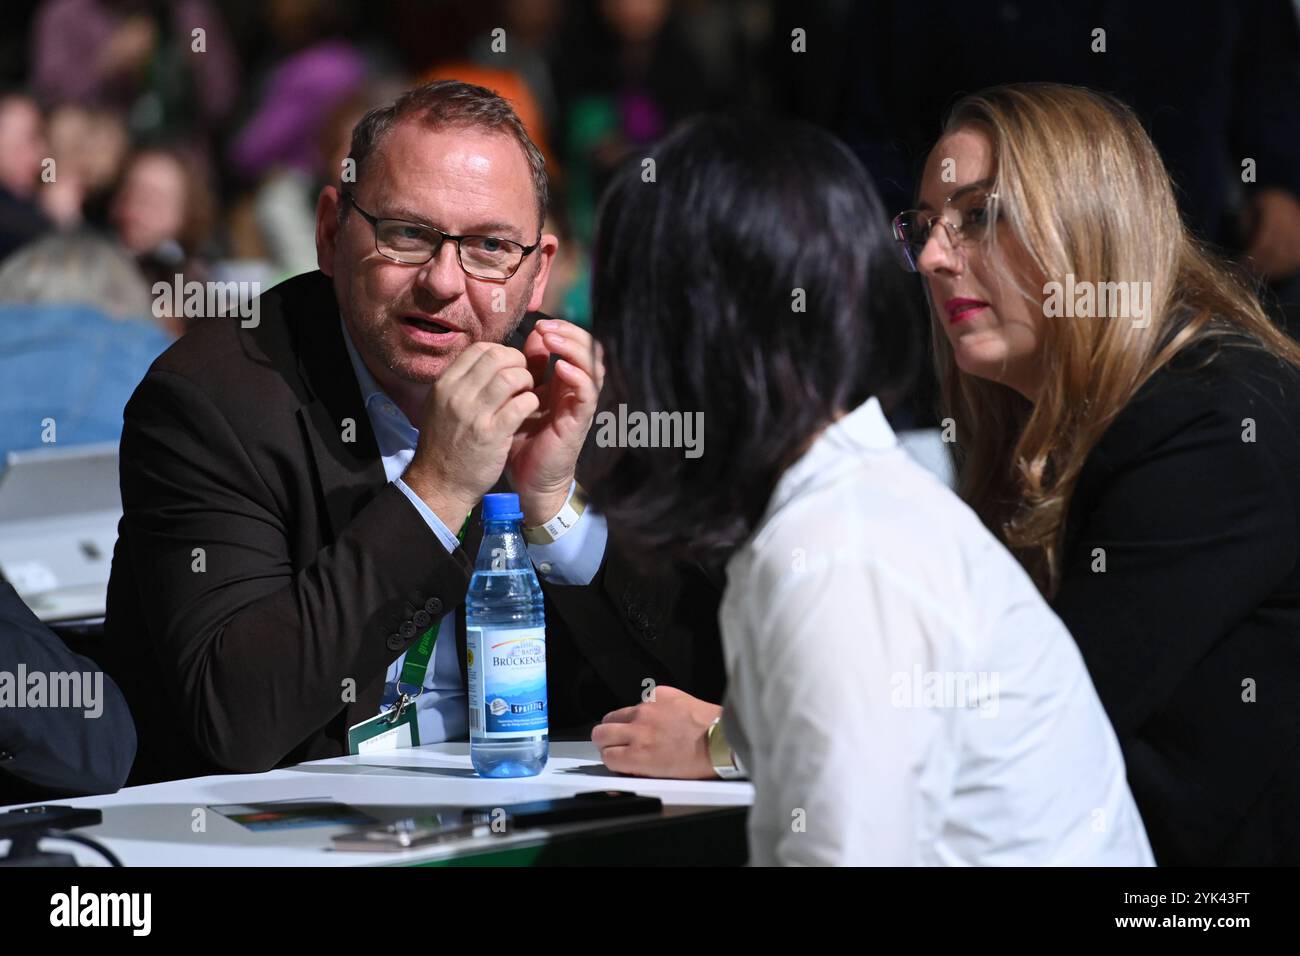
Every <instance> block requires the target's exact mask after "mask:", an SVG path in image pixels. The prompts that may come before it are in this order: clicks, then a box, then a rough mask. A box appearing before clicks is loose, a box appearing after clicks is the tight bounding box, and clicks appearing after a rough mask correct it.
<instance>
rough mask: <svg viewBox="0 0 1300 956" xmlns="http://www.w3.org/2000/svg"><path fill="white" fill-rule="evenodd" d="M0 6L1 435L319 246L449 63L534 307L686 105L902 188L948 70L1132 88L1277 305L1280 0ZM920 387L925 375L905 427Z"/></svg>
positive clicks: (573, 264)
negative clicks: (547, 261) (530, 228)
mask: <svg viewBox="0 0 1300 956" xmlns="http://www.w3.org/2000/svg"><path fill="white" fill-rule="evenodd" d="M4 21H5V22H4V26H3V31H4V32H3V36H2V38H0V460H2V459H3V454H4V452H5V451H8V450H14V449H16V448H20V447H25V445H24V443H25V444H26V445H31V444H33V443H34V440H35V438H36V437H37V436H38V435H39V432H37V431H34V430H33V429H32V428H31V427H30V422H31V421H32V414H33V413H34V410H36V411H39V412H40V415H38V416H37V417H38V418H41V417H44V416H45V415H47V414H58V415H62V416H63V417H62V418H61V419H60V421H61V422H62V423H66V426H67V427H66V428H64V426H63V425H61V426H60V427H61V429H62V431H61V433H60V443H63V442H64V441H65V440H67V438H65V436H67V437H68V438H70V439H71V440H83V441H95V440H104V439H115V438H116V435H117V433H118V430H119V429H120V416H121V408H122V405H123V404H124V402H125V399H126V397H127V396H129V394H130V392H131V390H132V389H133V388H134V386H135V384H136V382H137V381H138V380H139V378H140V377H141V376H142V375H143V372H144V370H145V368H147V366H148V364H149V362H150V361H151V360H152V357H153V356H154V355H156V354H157V353H158V352H159V351H160V350H161V349H163V348H165V347H166V344H167V343H168V342H169V341H170V340H171V339H172V338H174V337H175V336H178V335H181V334H183V333H184V331H185V324H186V321H187V320H186V319H185V318H184V317H183V316H180V315H175V314H172V310H171V309H170V308H169V307H168V305H169V303H170V302H171V300H170V299H167V300H166V301H161V302H160V301H159V300H157V299H156V298H155V297H154V296H152V295H151V292H150V290H151V288H152V286H153V283H154V282H156V281H160V280H161V281H165V282H167V283H169V284H170V283H171V282H172V281H173V278H174V276H176V275H178V274H179V275H181V276H183V278H184V280H185V281H191V280H198V281H205V280H214V281H229V280H238V281H247V282H257V283H260V287H261V288H263V289H265V288H268V287H269V286H270V285H272V284H274V283H275V282H276V281H278V280H280V279H282V278H285V277H288V276H290V275H294V274H297V273H299V272H303V271H306V270H310V269H314V268H315V266H316V255H315V243H314V209H315V200H316V195H317V193H318V191H319V188H320V187H321V185H322V184H324V183H326V182H330V181H337V179H338V176H339V169H340V164H341V163H342V161H343V159H344V158H345V156H346V154H347V151H348V145H349V136H350V132H351V129H352V126H353V124H354V123H356V121H357V120H358V119H359V118H360V117H361V116H362V114H363V113H364V112H365V111H366V110H367V109H369V108H370V107H371V106H374V105H377V104H379V103H382V102H385V101H387V100H389V99H391V98H392V97H393V96H394V95H395V94H396V93H397V92H399V91H400V90H401V89H403V88H406V87H408V86H411V85H413V84H416V83H418V82H420V81H423V80H429V79H435V78H442V77H456V78H458V79H463V80H466V81H469V82H474V83H479V84H482V85H484V86H488V87H490V88H493V89H495V90H497V91H499V92H500V93H502V94H503V95H504V96H506V97H507V98H508V99H510V100H511V101H512V102H513V103H514V104H515V106H516V108H517V110H518V112H519V113H520V115H521V117H522V118H523V120H524V122H525V124H526V125H527V127H528V128H529V131H530V133H531V134H532V136H533V138H534V139H535V140H536V141H537V143H538V144H539V146H540V147H541V149H542V151H543V153H544V154H545V156H546V158H547V162H548V167H549V169H550V173H551V178H552V196H553V202H552V209H551V211H550V222H549V224H548V227H547V228H548V231H551V232H554V233H556V234H557V235H558V236H560V239H561V255H560V257H559V259H558V261H557V263H556V270H555V272H554V273H553V277H552V280H551V286H550V289H549V291H548V298H547V302H546V303H545V305H544V306H543V308H544V310H545V311H548V312H550V313H551V314H554V315H558V316H562V317H565V318H568V319H570V320H573V321H576V322H579V323H582V324H586V323H588V322H589V321H590V315H589V306H588V296H587V289H588V279H589V271H590V262H589V257H588V255H587V253H586V250H587V249H589V248H590V241H591V231H592V224H593V222H594V218H595V209H596V204H597V202H598V199H599V196H600V194H601V190H602V187H603V186H604V184H605V182H606V181H607V179H608V178H609V176H610V175H611V173H612V172H613V170H614V169H615V168H616V167H617V166H618V165H619V164H620V163H622V162H624V161H625V160H626V159H628V158H629V157H635V156H636V155H638V151H641V150H644V149H645V147H646V146H647V144H649V143H652V142H653V141H655V140H657V139H658V138H659V137H660V136H662V135H663V134H664V133H665V132H666V131H667V130H668V129H669V128H670V127H672V126H673V124H675V123H676V122H677V121H679V120H681V119H682V118H683V117H685V116H687V115H689V114H692V113H695V112H698V111H705V110H734V109H740V108H754V109H760V110H765V111H770V112H778V113H783V114H787V115H794V116H798V117H801V118H803V119H808V120H812V121H814V122H816V123H818V124H820V125H823V126H825V127H827V128H829V129H831V130H832V131H834V132H835V133H836V134H838V135H839V136H841V137H842V138H843V139H844V140H845V141H846V142H848V143H849V144H850V145H851V146H852V147H853V148H854V149H855V150H856V151H857V152H858V154H859V155H860V156H861V158H862V159H863V161H864V162H865V164H866V165H867V168H868V169H869V170H870V172H871V173H872V174H873V176H874V178H875V179H876V181H877V184H878V186H879V188H880V191H881V193H882V196H883V197H884V199H885V201H886V203H887V204H888V205H889V206H890V207H891V209H892V210H893V211H898V210H901V209H904V208H906V207H907V206H909V205H910V204H911V198H912V195H913V191H914V188H915V178H916V175H917V173H918V171H919V166H920V163H921V160H922V159H923V157H924V155H925V152H926V150H927V149H928V147H929V146H930V145H931V144H932V142H933V140H934V139H935V138H936V136H937V134H938V131H939V129H940V123H941V120H942V117H943V114H944V110H945V108H946V106H947V105H948V104H950V103H952V102H953V101H954V100H955V99H956V98H957V97H958V96H959V95H960V94H961V93H963V92H968V91H972V90H976V89H979V88H981V87H984V86H988V85H991V84H994V83H1000V82H1008V81H1016V80H1057V81H1062V82H1070V83H1081V84H1085V85H1088V86H1092V87H1095V88H1099V89H1104V90H1108V91H1110V92H1113V93H1116V94H1118V95H1119V96H1121V97H1122V98H1124V99H1125V100H1126V101H1128V102H1129V103H1130V104H1132V105H1133V106H1134V107H1135V108H1136V109H1137V111H1138V113H1139V115H1140V116H1141V117H1142V118H1143V120H1144V121H1145V122H1146V123H1147V124H1148V126H1149V128H1150V129H1151V131H1152V134H1153V137H1154V139H1155V140H1156V143H1157V145H1158V146H1159V147H1160V149H1161V151H1162V153H1163V155H1164V158H1165V161H1166V163H1167V164H1168V165H1169V167H1170V170H1171V172H1172V173H1173V175H1174V177H1175V179H1176V181H1177V182H1178V184H1179V187H1180V199H1181V201H1182V202H1183V207H1184V212H1185V215H1186V216H1187V218H1188V220H1189V222H1190V223H1191V224H1192V225H1193V227H1194V228H1195V229H1196V230H1197V232H1198V233H1199V234H1200V235H1201V237H1202V238H1204V239H1205V240H1206V241H1208V242H1211V243H1213V244H1215V245H1216V246H1217V247H1218V248H1220V249H1221V250H1222V251H1223V252H1224V254H1225V255H1229V256H1232V257H1234V258H1236V259H1238V260H1239V261H1241V262H1242V263H1243V264H1245V265H1246V266H1247V267H1248V268H1250V269H1252V270H1253V271H1254V273H1255V274H1256V275H1257V276H1258V278H1259V280H1260V283H1261V290H1262V292H1263V294H1264V295H1265V297H1266V301H1267V303H1268V305H1269V307H1270V309H1271V310H1272V311H1273V312H1274V314H1275V315H1277V316H1278V317H1279V318H1281V319H1282V320H1283V321H1285V322H1287V324H1288V326H1289V328H1290V330H1291V331H1292V332H1293V334H1294V333H1295V331H1296V330H1297V329H1300V28H1298V26H1297V24H1298V21H1300V0H1254V2H1250V3H1240V2H1234V0H1187V2H1180V3H1162V2H1148V3H1142V4H1128V3H1118V2H1106V0H1075V2H1070V3H1056V2H1051V0H1019V2H1017V0H1005V2H999V0H993V2H988V3H975V2H969V0H967V2H955V0H858V2H854V0H798V2H786V0H735V2H723V0H476V2H454V0H420V2H416V0H226V2H221V3H217V2H216V0H6V4H5V18H4ZM1098 28H1101V29H1102V30H1104V33H1103V34H1102V36H1101V40H1100V48H1099V44H1098V34H1097V32H1096V31H1097V29H1098ZM1247 170H1248V172H1247ZM1060 188H1061V189H1062V190H1068V189H1069V188H1071V187H1070V184H1069V183H1061V184H1060ZM862 227H863V224H859V223H828V224H827V228H828V229H836V230H843V231H844V233H845V236H846V237H851V236H852V234H853V232H854V231H855V230H858V229H861V228H862ZM916 294H917V296H918V300H919V297H920V295H921V292H920V288H919V286H918V287H917V290H916ZM922 314H923V313H921V312H920V310H918V313H917V316H918V317H917V318H916V319H915V321H918V322H920V321H921V319H920V318H919V316H920V315H922ZM900 320H906V321H912V320H913V319H900ZM931 396H932V387H931V385H930V384H929V383H928V382H927V380H926V378H925V376H924V375H922V376H921V377H920V379H919V381H918V384H917V386H916V389H915V393H914V395H913V397H912V399H911V400H910V401H908V402H906V403H904V404H903V405H902V406H901V407H900V408H899V409H898V410H897V412H896V415H897V416H898V418H899V419H900V423H901V424H902V425H903V426H908V425H925V424H927V423H929V422H931V421H932V420H933V416H934V411H933V403H932V401H931ZM20 423H21V427H19V424H20Z"/></svg>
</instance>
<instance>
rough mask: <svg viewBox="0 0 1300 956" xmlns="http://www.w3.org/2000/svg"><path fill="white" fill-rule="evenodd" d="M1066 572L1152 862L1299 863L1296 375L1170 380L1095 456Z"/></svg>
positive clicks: (1237, 352) (1077, 509) (1178, 372)
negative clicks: (1120, 748) (1103, 562)
mask: <svg viewBox="0 0 1300 956" xmlns="http://www.w3.org/2000/svg"><path fill="white" fill-rule="evenodd" d="M1097 549H1101V550H1100V551H1098V550H1097ZM1103 556H1104V559H1105V565H1104V570H1101V568H1102V567H1103V566H1102V565H1101V564H1100V563H1099V558H1100V557H1103ZM1065 559H1066V562H1065V565H1064V566H1063V579H1062V583H1061V587H1060V590H1059V592H1058V594H1057V595H1056V599H1055V608H1056V611H1057V613H1058V614H1060V616H1061V619H1062V620H1063V621H1065V623H1066V625H1067V626H1068V627H1069V629H1070V632H1071V633H1072V634H1073V635H1074V637H1075V640H1076V641H1078V643H1079V646H1080V649H1081V650H1082V652H1083V658H1084V661H1085V662H1086V663H1087V665H1088V671H1089V673H1090V674H1091V675H1092V680H1093V684H1094V685H1095V686H1096V688H1097V694H1098V696H1099V697H1100V698H1101V702H1102V704H1103V705H1105V708H1106V712H1107V713H1108V714H1109V715H1110V719H1111V722H1112V723H1113V724H1114V726H1115V732H1116V735H1117V736H1118V737H1119V741H1120V744H1121V746H1122V747H1123V750H1124V759H1125V762H1126V763H1127V766H1128V779H1129V783H1130V785H1131V787H1132V790H1133V796H1134V798H1135V799H1136V801H1137V804H1138V809H1139V810H1141V812H1142V818H1143V820H1144V821H1145V823H1146V828H1147V834H1148V836H1149V837H1150V839H1151V847H1152V850H1153V851H1154V852H1155V857H1156V862H1157V863H1158V864H1160V865H1164V866H1168V865H1187V864H1199V865H1215V864H1264V863H1284V862H1285V863H1290V864H1296V863H1300V374H1298V373H1297V372H1296V370H1295V369H1293V368H1290V367H1289V366H1285V365H1283V364H1281V363H1280V362H1278V361H1277V360H1276V359H1274V358H1272V357H1271V356H1269V355H1267V354H1266V353H1264V352H1262V351H1260V350H1258V349H1249V348H1245V347H1240V346H1237V347H1225V348H1222V349H1221V350H1217V355H1216V349H1215V348H1214V347H1213V345H1212V344H1210V343H1204V344H1197V345H1194V346H1192V347H1190V348H1189V349H1187V350H1186V351H1185V352H1184V353H1183V354H1182V355H1180V356H1179V357H1178V358H1177V359H1175V361H1174V363H1173V364H1172V365H1171V366H1170V367H1167V368H1165V369H1164V370H1162V371H1160V372H1157V373H1156V374H1155V375H1154V376H1152V378H1151V379H1150V381H1148V382H1147V383H1146V384H1145V385H1144V386H1143V387H1142V389H1141V390H1140V391H1139V392H1138V394H1137V395H1136V397H1135V398H1134V399H1133V400H1132V401H1131V402H1130V403H1129V404H1128V405H1127V406H1126V407H1125V408H1124V409H1123V411H1121V412H1120V414H1119V416H1118V417H1117V418H1116V419H1115V421H1114V422H1113V423H1112V425H1111V426H1110V428H1109V429H1107V431H1106V432H1105V434H1104V435H1103V436H1102V438H1101V440H1100V441H1099V442H1098V443H1097V445H1096V446H1095V447H1094V448H1093V450H1092V452H1091V453H1090V454H1089V456H1088V459H1087V462H1086V463H1085V465H1084V468H1083V471H1082V472H1081V474H1080V476H1079V482H1078V485H1077V486H1076V490H1075V494H1074V500H1073V502H1072V503H1071V507H1070V521H1069V524H1068V525H1067V542H1066V551H1065Z"/></svg>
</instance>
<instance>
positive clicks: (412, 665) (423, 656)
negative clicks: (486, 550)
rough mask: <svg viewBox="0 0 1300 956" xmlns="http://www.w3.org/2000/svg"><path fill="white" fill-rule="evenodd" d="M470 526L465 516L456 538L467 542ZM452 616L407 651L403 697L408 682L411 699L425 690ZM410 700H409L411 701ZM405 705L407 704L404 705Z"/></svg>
mask: <svg viewBox="0 0 1300 956" xmlns="http://www.w3.org/2000/svg"><path fill="white" fill-rule="evenodd" d="M467 528H469V516H468V515H466V516H465V523H464V524H462V525H461V526H460V534H458V535H456V540H457V541H458V542H460V543H461V544H464V543H465V530H466V529H467ZM448 617H450V612H448V613H447V614H444V615H443V616H442V617H440V618H438V620H436V621H434V622H433V624H432V625H431V626H430V627H429V628H428V630H426V631H425V632H424V633H423V634H421V635H420V641H419V643H418V644H416V645H415V646H414V647H412V648H411V649H410V650H409V651H407V652H406V661H405V663H403V664H402V673H401V675H400V676H399V677H398V678H397V692H398V693H399V694H401V696H402V697H406V696H407V695H406V694H403V693H402V685H403V684H406V685H408V686H410V687H414V688H416V691H415V694H414V696H412V697H411V698H410V700H414V699H415V698H416V697H419V696H420V694H421V693H422V692H423V691H424V678H425V675H426V674H428V673H429V661H430V659H432V657H433V649H434V647H435V646H436V645H437V643H438V631H439V630H441V628H442V622H443V621H444V620H446V619H447V618H448ZM409 702H410V701H407V703H409ZM403 706H405V705H403Z"/></svg>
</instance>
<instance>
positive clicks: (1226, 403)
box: [1089, 337, 1300, 464]
mask: <svg viewBox="0 0 1300 956" xmlns="http://www.w3.org/2000/svg"><path fill="white" fill-rule="evenodd" d="M1192 434H1194V435H1195V436H1196V439H1195V440H1196V442H1197V444H1198V445H1199V446H1200V447H1201V448H1202V449H1203V452H1204V453H1205V454H1212V453H1213V449H1214V447H1215V446H1231V447H1239V446H1240V445H1241V444H1243V443H1247V444H1249V443H1255V444H1261V445H1262V447H1261V450H1263V451H1264V452H1265V454H1270V455H1277V456H1280V457H1281V458H1287V457H1295V456H1300V369H1297V368H1296V367H1295V366H1294V365H1292V364H1290V363H1289V362H1287V361H1286V360H1285V359H1283V358H1281V357H1279V356H1277V355H1275V354H1273V353H1272V352H1269V351H1268V350H1266V349H1264V348H1262V347H1260V346H1259V345H1256V344H1255V343H1253V342H1250V341H1248V340H1245V339H1242V338H1239V337H1238V338H1226V337H1225V338H1218V337H1206V338H1203V339H1201V340H1198V341H1196V342H1194V343H1192V344H1190V345H1188V346H1187V347H1186V348H1184V349H1183V350H1182V351H1181V352H1179V353H1178V354H1177V355H1176V356H1175V357H1174V358H1173V359H1172V360H1171V361H1170V362H1168V363H1167V364H1166V365H1165V366H1164V367H1163V368H1161V369H1160V370H1159V371H1157V372H1156V373H1155V374H1153V375H1152V376H1151V377H1150V378H1149V379H1148V380H1147V381H1146V382H1145V383H1143V385H1142V386H1141V388H1139V389H1138V391H1137V393H1136V394H1135V395H1134V396H1133V398H1132V399H1131V400H1130V401H1129V402H1128V404H1127V405H1125V407H1124V408H1123V409H1122V410H1121V411H1120V412H1119V414H1118V415H1117V416H1116V417H1115V420H1114V421H1113V422H1112V423H1111V425H1110V427H1109V428H1107V430H1106V432H1105V433H1104V434H1103V435H1102V437H1101V439H1100V440H1099V441H1098V443H1097V446H1096V448H1095V449H1094V452H1093V454H1092V455H1091V456H1090V462H1089V464H1092V460H1093V459H1097V460H1098V461H1099V462H1108V463H1110V464H1116V463H1119V462H1124V461H1127V460H1129V459H1132V458H1136V457H1141V456H1145V455H1149V454H1151V453H1152V452H1153V451H1155V450H1158V449H1160V448H1162V447H1165V446H1167V445H1168V444H1169V443H1171V442H1175V443H1176V442H1178V441H1179V440H1180V439H1181V438H1187V437H1189V436H1190V435H1192Z"/></svg>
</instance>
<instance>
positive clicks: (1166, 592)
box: [894, 84, 1300, 864]
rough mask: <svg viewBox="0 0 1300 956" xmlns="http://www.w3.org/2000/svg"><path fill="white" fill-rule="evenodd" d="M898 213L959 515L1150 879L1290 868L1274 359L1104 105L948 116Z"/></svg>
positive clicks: (1295, 392) (1008, 99)
mask: <svg viewBox="0 0 1300 956" xmlns="http://www.w3.org/2000/svg"><path fill="white" fill-rule="evenodd" d="M918 206H919V208H918V209H916V210H910V211H908V212H904V213H902V214H900V215H899V216H898V217H897V218H896V219H895V221H894V235H895V238H896V239H897V240H898V241H899V242H900V244H901V246H902V249H903V252H904V254H905V256H906V258H907V260H908V262H909V264H910V265H911V266H912V268H914V269H915V270H916V271H918V272H920V273H921V274H922V275H923V276H924V278H925V284H926V288H927V291H928V294H929V299H930V302H931V305H932V310H931V312H932V320H933V323H934V326H935V336H934V337H935V340H936V360H937V366H938V370H939V375H940V379H941V382H942V385H943V391H944V400H945V403H946V410H945V413H944V414H945V415H948V416H950V417H951V419H952V426H953V428H954V430H955V435H956V440H957V448H958V457H959V467H960V491H961V494H962V496H963V497H964V498H965V499H966V501H967V502H968V503H969V504H970V505H971V506H972V507H973V508H974V510H975V511H976V513H977V514H979V515H980V517H981V518H982V519H983V520H984V522H985V523H986V524H987V525H988V526H989V527H990V528H991V529H992V530H993V531H994V532H995V533H996V534H997V535H998V536H999V537H1000V538H1001V539H1002V540H1003V541H1004V542H1005V543H1006V544H1007V546H1008V547H1009V548H1011V549H1012V551H1013V553H1015V554H1016V555H1017V556H1018V557H1019V558H1020V559H1021V561H1022V563H1023V564H1024V565H1025V566H1026V568H1027V569H1028V570H1029V572H1030V574H1031V575H1032V576H1033V578H1034V579H1035V582H1036V583H1037V585H1038V587H1039V589H1040V590H1041V591H1042V592H1043V593H1044V595H1045V596H1047V597H1048V598H1049V599H1050V600H1051V601H1052V603H1053V606H1054V609H1055V610H1056V611H1057V613H1058V614H1059V615H1060V616H1061V618H1062V619H1063V620H1064V621H1065V623H1066V625H1067V626H1068V627H1069V629H1070V631H1071V632H1072V633H1073V635H1074V637H1075V639H1076V640H1077V641H1078V643H1079V646H1080V648H1081V649H1082V651H1083V655H1084V660H1085V661H1086V662H1087V664H1088V666H1089V669H1090V671H1091V674H1092V678H1093V681H1094V683H1095V685H1096V687H1097V691H1098V693H1099V694H1100V696H1101V699H1102V702H1103V704H1104V705H1105V706H1106V709H1107V712H1108V714H1109V715H1110V718H1111V721H1112V722H1113V724H1114V726H1115V730H1116V732H1117V734H1118V736H1119V739H1120V742H1121V744H1122V746H1123V750H1124V756H1125V760H1126V763H1127V767H1128V775H1129V781H1130V784H1131V786H1132V788H1133V792H1134V795H1135V796H1136V798H1137V801H1138V806H1139V809H1140V810H1141V811H1142V815H1143V819H1144V821H1145V823H1146V827H1147V832H1148V834H1149V836H1150V838H1151V844H1152V847H1153V849H1154V850H1155V854H1156V861H1157V863H1161V864H1215V863H1282V862H1286V863H1297V862H1300V829H1298V827H1300V822H1298V821H1300V812H1298V808H1300V348H1298V347H1297V346H1296V344H1295V343H1294V342H1292V341H1291V340H1290V339H1288V338H1287V337H1286V336H1285V335H1284V334H1283V333H1281V332H1280V331H1279V330H1278V329H1276V328H1275V327H1274V326H1273V325H1272V324H1270V322H1269V321H1268V319H1267V317H1266V316H1265V315H1264V313H1263V312H1262V310H1261V308H1260V306H1259V303H1258V302H1257V301H1256V299H1255V298H1254V296H1253V295H1252V294H1251V293H1250V291H1249V290H1248V289H1247V288H1245V287H1244V286H1243V285H1241V284H1239V283H1238V282H1237V281H1236V280H1235V278H1234V277H1233V276H1232V275H1231V274H1230V273H1228V272H1226V271H1225V269H1224V268H1223V267H1222V266H1221V265H1220V264H1219V263H1218V262H1217V261H1216V260H1215V259H1214V258H1213V257H1212V256H1210V255H1209V254H1207V253H1206V252H1205V251H1203V250H1202V249H1201V248H1200V247H1199V246H1198V245H1197V243H1196V242H1195V241H1194V240H1193V239H1192V238H1191V237H1190V236H1189V234H1188V233H1187V231H1186V229H1185V228H1184V226H1183V224H1182V222H1181V220H1180V218H1179V213H1178V208H1177V205H1176V202H1175V197H1174V192H1173V189H1172V187H1171V184H1170V180H1169V176H1168V174H1167V173H1166V171H1165V168H1164V166H1163V164H1162V163H1161V160H1160V157H1159V155H1158V154H1157V153H1156V150H1155V148H1154V147H1153V146H1152V144H1151V141H1150V139H1149V138H1148V137H1147V135H1146V133H1145V131H1144V130H1143V129H1142V127H1141V125H1140V124H1139V122H1138V121H1137V119H1136V118H1135V117H1134V115H1133V113H1132V112H1131V111H1130V110H1129V109H1127V108H1126V107H1125V106H1124V105H1122V104H1121V103H1119V102H1117V101H1115V100H1113V99H1111V98H1109V97H1106V96H1103V95H1100V94H1097V93H1093V92H1091V91H1088V90H1084V89H1079V88H1074V87H1067V86H1058V85H1050V84H1025V85H1016V86H1006V87H998V88H995V89H991V90H987V91H985V92H983V93H979V94H975V95H972V96H968V97H966V98H965V99H963V100H962V101H961V102H959V103H958V104H957V106H956V107H955V108H954V110H953V112H952V114H951V116H950V118H949V120H948V122H947V124H946V126H945V130H944V133H943V136H942V138H940V140H939V141H938V143H937V144H936V145H935V147H934V149H933V150H932V151H931V153H930V155H929V158H928V160H927V163H926V166H925V171H924V174H923V178H922V185H921V192H920V197H919V203H918Z"/></svg>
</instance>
